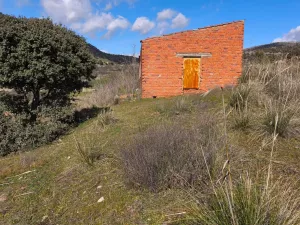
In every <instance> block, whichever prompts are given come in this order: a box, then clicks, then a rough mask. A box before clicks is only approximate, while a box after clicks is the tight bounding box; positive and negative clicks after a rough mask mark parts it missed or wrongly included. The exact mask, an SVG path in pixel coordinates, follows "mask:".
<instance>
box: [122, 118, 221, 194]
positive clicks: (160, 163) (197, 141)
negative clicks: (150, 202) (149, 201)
mask: <svg viewBox="0 0 300 225" xmlns="http://www.w3.org/2000/svg"><path fill="white" fill-rule="evenodd" d="M195 123H196V125H195V126H194V127H192V128H191V127H189V128H186V127H185V126H184V124H180V123H174V124H162V125H157V126H154V127H151V128H150V129H148V130H147V131H146V132H144V133H141V134H138V135H137V136H136V137H135V138H134V140H133V141H132V142H131V143H130V144H129V145H128V146H127V147H125V148H124V149H122V151H121V158H122V163H123V167H124V172H125V176H126V178H127V180H128V182H129V184H131V185H134V186H136V187H142V188H147V189H150V190H151V191H160V190H162V189H165V188H170V187H178V186H185V185H198V184H201V183H202V182H204V181H206V180H207V172H206V167H205V163H204V158H203V154H202V150H203V152H204V157H205V158H206V161H207V162H208V165H209V168H210V169H212V168H213V165H214V160H215V153H216V151H217V150H218V148H219V147H220V140H219V139H218V136H217V128H216V125H215V120H214V119H213V118H212V117H209V116H208V115H205V116H202V118H201V119H200V120H199V121H196V122H195Z"/></svg>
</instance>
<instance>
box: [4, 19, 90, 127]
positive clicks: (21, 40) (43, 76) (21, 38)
mask: <svg viewBox="0 0 300 225" xmlns="http://www.w3.org/2000/svg"><path fill="white" fill-rule="evenodd" d="M0 24H1V27H0V87H5V88H10V89H13V90H14V91H15V92H16V94H15V96H14V102H13V104H10V108H11V111H13V112H14V113H21V112H26V113H27V114H29V115H30V121H31V122H35V121H36V120H37V118H38V117H39V115H38V114H39V112H40V107H44V106H47V107H49V106H50V107H53V106H55V107H56V106H66V105H68V104H70V100H71V98H70V96H71V94H72V93H73V92H75V91H79V90H81V88H82V87H84V86H86V85H87V82H88V81H89V80H90V79H91V78H93V75H92V71H93V69H94V67H95V62H94V58H93V56H92V55H91V54H90V52H89V50H88V48H87V43H86V42H85V40H84V39H83V38H81V37H79V36H78V35H76V34H75V33H74V32H73V31H71V30H68V29H67V28H65V27H62V26H60V25H55V24H53V23H52V21H51V20H50V19H35V18H30V19H27V18H16V17H13V16H7V15H3V14H1V13H0ZM7 100H9V99H7Z"/></svg>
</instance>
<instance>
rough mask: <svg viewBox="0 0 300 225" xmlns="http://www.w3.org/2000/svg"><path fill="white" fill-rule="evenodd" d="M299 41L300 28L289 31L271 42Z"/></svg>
mask: <svg viewBox="0 0 300 225" xmlns="http://www.w3.org/2000/svg"><path fill="white" fill-rule="evenodd" d="M297 41H300V26H298V27H296V28H294V29H291V30H290V31H289V32H288V33H287V34H284V35H283V36H282V37H280V38H276V39H275V40H274V41H273V42H297Z"/></svg>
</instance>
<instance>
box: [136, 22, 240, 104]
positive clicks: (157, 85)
mask: <svg viewBox="0 0 300 225" xmlns="http://www.w3.org/2000/svg"><path fill="white" fill-rule="evenodd" d="M243 38H244V21H238V22H232V23H228V24H223V25H217V26H212V27H207V28H202V29H198V30H190V31H184V32H180V33H174V34H170V35H166V36H161V37H154V38H149V39H146V40H144V41H142V47H141V86H142V97H143V98H152V97H153V96H157V97H168V96H176V95H182V94H184V93H200V92H205V91H207V90H209V89H212V88H215V87H218V86H219V87H220V86H226V85H235V84H236V83H237V79H238V77H239V76H240V75H241V73H242V54H243ZM177 53H211V54H212V56H211V57H203V58H201V69H200V70H201V71H200V88H199V89H198V90H183V58H182V57H178V56H176V54H177Z"/></svg>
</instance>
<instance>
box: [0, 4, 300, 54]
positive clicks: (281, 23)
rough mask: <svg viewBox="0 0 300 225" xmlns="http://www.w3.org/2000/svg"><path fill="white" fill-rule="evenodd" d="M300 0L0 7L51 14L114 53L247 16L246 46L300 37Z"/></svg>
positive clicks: (14, 12)
mask: <svg viewBox="0 0 300 225" xmlns="http://www.w3.org/2000/svg"><path fill="white" fill-rule="evenodd" d="M299 11H300V1H299V0H288V1H282V0H251V1H250V0H248V1H243V0H231V1H229V0H207V1H204V0H189V1H184V0H180V1H179V0H0V12H2V13H5V14H11V15H16V16H26V17H39V18H41V17H50V18H52V20H53V21H54V22H56V23H62V24H64V25H66V26H67V27H69V28H70V29H73V30H74V31H76V32H77V33H78V34H80V35H82V36H84V37H85V38H86V39H87V41H88V42H90V43H91V44H93V45H95V46H96V47H97V48H99V49H101V50H103V51H106V52H111V53H119V54H133V53H134V52H135V53H138V52H139V48H140V40H142V39H145V38H147V37H152V36H158V35H162V34H168V33H172V32H177V31H182V30H188V29H196V28H199V27H203V26H209V25H214V24H219V23H225V22H230V21H234V20H245V42H244V45H245V46H244V47H245V48H247V47H251V46H255V45H260V44H266V43H270V42H274V41H276V42H279V41H300V14H299Z"/></svg>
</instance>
